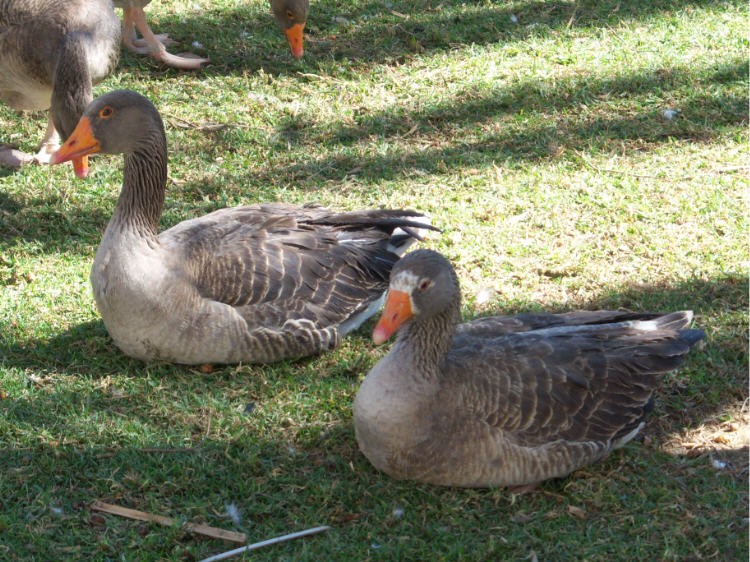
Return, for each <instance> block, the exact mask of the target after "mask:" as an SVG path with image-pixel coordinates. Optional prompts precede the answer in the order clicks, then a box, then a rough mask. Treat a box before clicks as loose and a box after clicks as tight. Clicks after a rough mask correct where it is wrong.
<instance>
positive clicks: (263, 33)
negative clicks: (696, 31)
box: [121, 0, 739, 79]
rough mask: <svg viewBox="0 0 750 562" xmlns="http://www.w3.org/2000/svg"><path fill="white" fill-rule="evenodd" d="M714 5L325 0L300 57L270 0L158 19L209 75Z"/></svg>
mask: <svg viewBox="0 0 750 562" xmlns="http://www.w3.org/2000/svg"><path fill="white" fill-rule="evenodd" d="M712 4H713V2H712V1H711V0H654V1H653V2H648V1H642V0H624V1H623V0H602V1H597V0H584V1H578V2H569V1H566V0H551V1H540V0H535V1H519V2H514V3H509V2H499V1H494V2H491V1H488V2H483V3H479V2H477V3H466V2H463V1H460V0H448V1H445V0H442V1H439V0H394V1H392V2H388V3H387V6H388V7H386V3H384V2H383V1H382V0H365V1H344V0H317V1H314V2H313V3H312V6H311V11H310V17H309V20H308V24H307V27H306V30H305V31H306V55H305V57H304V58H303V59H302V61H294V60H293V59H292V58H291V55H290V54H289V52H288V47H287V45H286V41H285V39H284V37H283V35H282V34H281V31H280V29H279V27H278V25H277V24H276V22H275V21H274V20H273V17H272V16H271V14H270V10H269V8H268V5H267V4H266V3H265V2H262V3H261V4H260V5H259V6H260V8H258V7H257V5H256V6H255V7H250V6H243V5H240V7H237V8H233V9H226V10H222V9H219V8H214V9H205V10H196V11H188V12H187V13H185V14H182V15H180V16H179V17H178V16H164V17H160V18H159V19H158V20H156V21H152V25H154V26H155V27H156V28H157V30H158V31H161V32H169V33H170V34H171V35H172V36H173V37H174V38H176V39H179V40H182V41H183V43H184V45H183V47H184V48H185V49H189V46H188V45H189V43H190V42H191V41H192V40H195V39H197V40H199V41H200V42H201V43H202V44H203V45H204V46H205V49H206V52H207V53H208V55H209V56H210V58H211V60H212V64H211V65H210V66H208V67H206V68H205V69H204V70H202V71H201V72H203V73H205V74H206V75H216V74H229V73H235V72H244V71H251V72H255V71H258V70H260V69H263V71H264V72H265V73H267V74H271V75H284V74H290V73H294V72H297V71H300V70H302V71H304V70H305V69H307V70H311V69H315V68H317V63H319V62H323V61H325V60H334V61H335V60H342V59H346V60H351V59H356V60H359V61H362V62H363V63H367V64H371V63H390V62H396V63H398V62H402V61H403V60H404V59H406V58H408V57H410V56H414V55H417V54H420V53H424V52H433V51H449V50H452V49H455V48H456V46H458V45H486V44H492V43H497V42H503V43H510V42H514V41H522V40H525V39H528V38H530V37H546V36H548V35H549V34H550V33H552V32H559V31H562V30H565V29H568V28H574V29H575V28H610V27H612V26H616V25H617V24H618V23H619V22H622V21H644V20H648V19H651V18H654V17H658V16H663V15H666V14H670V13H675V12H679V11H683V10H690V9H694V8H701V7H708V6H711V5H712ZM730 4H732V3H731V2H730ZM736 4H737V5H739V3H738V2H737V3H736ZM513 18H516V20H517V22H514V21H513ZM178 49H179V48H178ZM134 65H135V66H138V67H140V68H143V67H144V66H148V67H150V71H151V72H153V73H154V78H155V79H160V78H163V77H168V76H172V75H174V73H175V72H176V71H174V70H167V69H162V71H159V70H157V69H158V67H157V66H156V65H155V64H154V63H149V62H147V63H144V62H143V59H142V58H133V57H132V56H130V55H129V54H126V53H124V54H123V59H122V62H121V67H123V66H124V67H129V68H132V67H133V66H134Z"/></svg>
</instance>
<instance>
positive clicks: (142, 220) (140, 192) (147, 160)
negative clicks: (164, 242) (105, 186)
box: [112, 137, 167, 237]
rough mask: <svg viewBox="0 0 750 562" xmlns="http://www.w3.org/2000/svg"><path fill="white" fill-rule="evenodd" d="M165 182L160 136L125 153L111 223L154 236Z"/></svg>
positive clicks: (164, 149)
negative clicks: (119, 187)
mask: <svg viewBox="0 0 750 562" xmlns="http://www.w3.org/2000/svg"><path fill="white" fill-rule="evenodd" d="M160 145H161V146H160ZM166 183H167V162H166V142H165V140H164V139H163V137H162V138H161V139H160V140H159V139H158V137H157V138H156V139H155V140H154V142H153V143H149V146H142V147H140V148H139V149H138V150H136V151H134V152H132V153H129V154H126V155H125V171H124V174H123V180H122V191H121V193H120V198H119V200H118V201H117V208H116V209H115V215H114V217H113V219H112V221H113V223H116V224H118V225H120V226H121V228H128V229H135V230H136V231H137V232H138V233H139V234H140V235H142V236H144V237H156V235H157V232H158V226H159V217H161V212H162V208H163V207H164V188H165V185H166Z"/></svg>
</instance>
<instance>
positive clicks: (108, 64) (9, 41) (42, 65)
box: [0, 0, 120, 176]
mask: <svg viewBox="0 0 750 562" xmlns="http://www.w3.org/2000/svg"><path fill="white" fill-rule="evenodd" d="M119 56H120V24H119V22H118V21H117V16H116V15H115V12H114V8H113V6H112V0H65V1H60V0H13V1H12V2H8V1H4V2H0V100H2V101H3V102H4V103H6V104H8V105H9V106H10V107H11V108H13V109H17V110H29V109H47V108H50V112H49V125H48V127H47V132H46V133H45V136H44V139H43V140H42V142H41V145H40V148H39V152H38V153H37V154H36V156H32V155H30V154H26V153H23V152H21V151H18V150H12V149H9V148H4V147H2V146H0V164H2V165H6V166H10V167H18V166H21V165H23V164H25V163H28V162H31V161H33V160H36V161H38V162H43V163H47V162H49V158H50V155H51V154H52V153H53V152H55V150H57V148H58V147H59V145H60V140H61V139H65V138H67V137H68V135H69V134H70V133H71V132H72V131H73V128H74V127H75V126H76V123H78V119H80V117H81V115H82V114H83V111H84V110H85V109H86V106H87V105H88V104H89V103H90V102H91V100H92V99H93V92H92V85H93V84H96V83H98V82H100V81H101V80H103V79H104V78H106V77H107V76H108V75H109V74H110V73H111V72H112V71H113V70H114V68H115V66H116V65H117V61H118V59H119ZM73 165H74V168H75V170H76V173H77V174H78V175H79V176H85V175H86V173H87V171H88V167H87V162H86V159H85V157H82V158H77V159H75V160H74V161H73Z"/></svg>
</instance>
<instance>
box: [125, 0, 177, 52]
mask: <svg viewBox="0 0 750 562" xmlns="http://www.w3.org/2000/svg"><path fill="white" fill-rule="evenodd" d="M154 37H156V40H157V41H159V43H161V44H162V45H164V46H165V47H171V46H174V45H176V44H177V41H174V40H173V39H170V38H169V35H168V34H166V33H157V34H155V35H154ZM122 44H123V45H125V47H126V48H127V49H128V50H129V51H132V52H133V53H135V54H137V55H147V54H149V50H148V44H147V43H146V41H145V40H143V39H141V38H140V37H138V34H137V33H136V31H135V21H134V20H133V9H132V8H125V9H123V13H122Z"/></svg>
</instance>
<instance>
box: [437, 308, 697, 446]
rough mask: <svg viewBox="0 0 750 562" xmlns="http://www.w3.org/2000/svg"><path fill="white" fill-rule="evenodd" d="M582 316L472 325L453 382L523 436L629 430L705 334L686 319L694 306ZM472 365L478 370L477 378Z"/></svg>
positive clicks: (577, 436)
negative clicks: (492, 332) (625, 315)
mask: <svg viewBox="0 0 750 562" xmlns="http://www.w3.org/2000/svg"><path fill="white" fill-rule="evenodd" d="M582 318H583V317H578V318H576V317H573V318H571V317H568V318H567V319H566V318H562V319H560V318H557V319H554V318H550V320H551V322H550V324H552V327H536V328H535V327H529V326H533V325H534V322H530V323H529V322H523V321H522V322H521V327H522V328H523V327H526V328H527V329H526V331H520V332H514V333H510V334H507V333H506V334H503V333H501V334H500V335H498V336H496V337H488V336H487V329H488V325H489V321H484V322H483V323H482V322H480V323H479V324H478V326H477V330H478V331H477V333H480V332H481V335H482V336H483V337H472V336H471V334H470V332H471V330H470V329H469V330H466V329H464V333H463V334H459V335H458V336H457V338H456V346H455V347H454V348H453V350H452V351H451V353H450V354H449V356H448V358H447V360H446V364H445V374H446V376H448V377H450V379H451V381H452V383H451V384H449V385H448V386H447V388H449V389H450V390H448V391H449V392H455V393H457V394H458V395H459V400H460V402H461V404H462V406H461V407H462V409H464V410H465V411H471V416H472V417H474V418H475V419H477V418H478V419H481V420H482V421H483V423H484V424H485V425H486V426H487V427H488V428H491V429H492V430H499V431H501V432H502V434H503V438H504V439H508V440H511V441H514V442H515V443H516V444H518V445H521V446H527V447H536V446H541V445H544V444H546V443H550V442H553V441H557V440H564V441H569V442H582V441H596V442H603V443H607V442H611V441H615V442H616V441H617V440H619V439H625V440H627V439H626V438H627V437H628V436H632V435H634V430H637V428H638V426H639V424H640V422H641V420H642V419H643V417H644V415H645V414H646V412H647V411H648V410H649V409H650V407H651V394H652V391H653V389H654V386H655V385H656V384H657V382H658V381H659V379H660V375H661V374H663V373H665V372H667V371H670V370H672V369H674V368H676V367H677V366H678V365H679V364H680V363H681V362H682V360H683V357H684V355H685V354H686V353H687V351H688V350H689V349H690V347H691V346H692V345H693V344H694V343H695V342H697V341H698V340H700V339H702V338H703V337H704V334H703V332H701V331H699V330H686V329H684V328H685V326H687V324H688V323H689V322H690V320H691V318H692V314H691V313H689V312H676V313H672V314H669V315H665V316H660V317H656V318H654V316H653V315H646V316H644V317H643V319H635V318H634V317H633V316H632V315H631V319H626V320H622V319H619V320H620V321H617V322H613V323H606V324H601V323H593V324H589V323H584V324H579V323H577V321H578V320H581V319H582ZM592 318H594V317H592ZM604 318H606V316H603V317H602V318H601V319H604ZM536 320H540V318H539V317H538V316H537V317H536ZM558 320H559V322H558ZM570 320H573V321H572V322H569V321H570ZM501 325H503V324H502V323H501ZM504 325H505V326H506V327H507V323H506V324H504ZM543 325H544V322H542V326H543ZM480 328H481V330H480ZM467 372H471V373H475V374H476V375H475V376H474V377H472V378H470V379H467V377H466V373H467ZM631 434H632V435H631Z"/></svg>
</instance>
